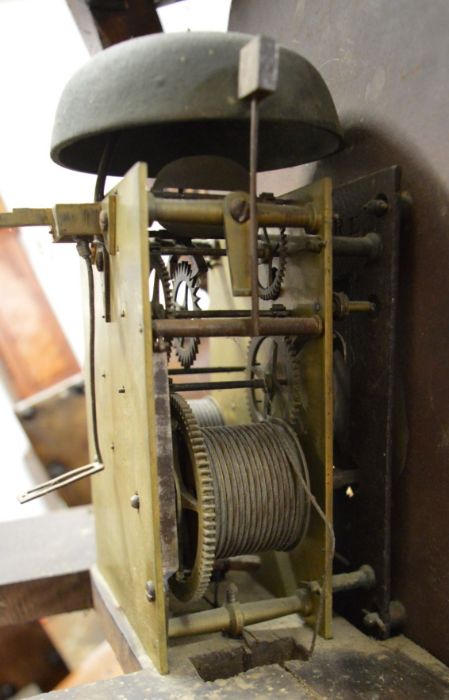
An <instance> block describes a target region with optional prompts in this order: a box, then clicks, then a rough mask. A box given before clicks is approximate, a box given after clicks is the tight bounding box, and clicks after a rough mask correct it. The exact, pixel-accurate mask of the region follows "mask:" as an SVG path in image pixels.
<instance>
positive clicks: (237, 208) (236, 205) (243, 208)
mask: <svg viewBox="0 0 449 700" xmlns="http://www.w3.org/2000/svg"><path fill="white" fill-rule="evenodd" d="M229 211H230V212H231V216H232V218H233V219H234V221H237V222H238V223H239V224H244V223H245V221H248V219H249V204H248V202H246V201H245V200H244V199H234V201H233V202H231V205H230V207H229Z"/></svg>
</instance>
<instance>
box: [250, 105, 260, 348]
mask: <svg viewBox="0 0 449 700" xmlns="http://www.w3.org/2000/svg"><path fill="white" fill-rule="evenodd" d="M258 133H259V109H258V101H257V97H255V96H254V97H253V98H252V100H251V121H250V137H249V232H250V251H251V265H250V269H251V335H253V336H258V335H260V318H259V267H258V264H259V261H258V255H257V233H258V231H259V223H258V218H257V140H258Z"/></svg>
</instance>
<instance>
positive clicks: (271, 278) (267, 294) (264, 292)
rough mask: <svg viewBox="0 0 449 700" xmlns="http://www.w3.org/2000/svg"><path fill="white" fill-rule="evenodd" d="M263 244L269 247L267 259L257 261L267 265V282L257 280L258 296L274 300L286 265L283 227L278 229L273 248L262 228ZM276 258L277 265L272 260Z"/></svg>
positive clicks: (285, 244)
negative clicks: (276, 241)
mask: <svg viewBox="0 0 449 700" xmlns="http://www.w3.org/2000/svg"><path fill="white" fill-rule="evenodd" d="M263 233H264V238H265V244H266V245H267V246H268V248H269V251H270V252H269V260H268V262H265V263H264V262H263V263H259V265H260V264H261V265H265V266H266V267H268V284H267V286H264V285H262V284H261V283H260V280H259V297H260V298H261V299H264V300H265V301H269V300H273V301H274V300H275V299H277V298H278V297H279V295H280V293H281V290H282V282H283V281H284V277H285V270H286V267H287V235H286V233H285V228H283V229H281V230H280V233H279V240H278V243H277V246H276V247H275V248H274V247H273V244H272V243H271V241H270V239H269V238H268V233H267V230H266V229H265V228H264V229H263ZM275 258H277V259H278V266H277V267H274V266H273V260H274V259H275Z"/></svg>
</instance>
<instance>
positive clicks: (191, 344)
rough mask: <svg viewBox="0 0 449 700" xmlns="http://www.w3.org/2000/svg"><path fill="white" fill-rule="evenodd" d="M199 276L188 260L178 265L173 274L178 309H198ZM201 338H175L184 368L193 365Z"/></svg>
mask: <svg viewBox="0 0 449 700" xmlns="http://www.w3.org/2000/svg"><path fill="white" fill-rule="evenodd" d="M198 291H199V284H198V277H197V275H195V274H194V273H193V271H192V267H191V265H190V264H189V263H188V262H185V261H184V262H181V263H179V265H177V266H176V269H175V272H174V274H173V302H174V307H175V310H176V311H182V312H189V311H196V310H198V309H199V308H200V307H199V304H198ZM199 344H200V341H199V338H182V337H180V338H175V339H174V340H173V346H174V348H175V352H176V355H177V356H178V360H179V362H180V363H181V365H182V366H183V367H184V369H189V367H191V366H192V365H193V363H194V362H195V359H196V355H197V353H198V347H199Z"/></svg>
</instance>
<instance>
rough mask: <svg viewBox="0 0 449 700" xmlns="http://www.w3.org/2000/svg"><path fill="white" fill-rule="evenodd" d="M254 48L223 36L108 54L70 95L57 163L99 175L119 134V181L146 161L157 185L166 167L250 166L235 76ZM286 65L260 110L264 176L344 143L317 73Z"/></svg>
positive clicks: (159, 40) (57, 132) (157, 40)
mask: <svg viewBox="0 0 449 700" xmlns="http://www.w3.org/2000/svg"><path fill="white" fill-rule="evenodd" d="M249 39H251V37H250V36H249V35H244V34H232V33H227V34H223V33H218V32H217V33H213V32H188V33H187V32H186V33H179V34H157V35H154V36H148V37H141V38H138V39H132V40H130V41H127V42H122V43H121V44H118V45H117V46H113V47H112V48H109V49H106V50H105V51H102V52H101V53H100V54H98V55H97V56H95V57H94V58H92V59H91V61H90V62H89V63H87V64H86V65H85V66H83V67H82V68H81V69H80V70H79V71H78V72H77V73H76V74H75V75H74V76H73V78H72V79H71V80H70V81H69V82H68V84H67V86H66V88H65V90H64V92H63V94H62V97H61V99H60V102H59V106H58V109H57V113H56V118H55V123H54V127H53V135H52V147H51V155H52V158H53V160H55V161H56V162H57V163H59V164H60V165H63V166H65V167H69V168H72V169H75V170H81V171H83V172H97V169H98V162H99V158H100V154H101V151H102V149H103V146H104V143H105V140H106V139H107V137H108V135H109V134H111V133H119V138H118V142H117V146H116V148H115V149H114V157H113V159H112V163H111V168H110V171H109V172H110V174H111V175H123V174H124V173H125V172H126V171H127V170H128V169H129V168H130V167H131V166H132V165H133V164H134V163H135V162H137V161H143V162H146V163H148V165H149V169H150V173H149V174H150V176H155V175H156V174H157V172H158V171H159V170H160V169H161V168H162V167H163V166H164V165H165V164H167V163H169V162H171V161H173V160H176V159H178V158H181V157H185V156H192V155H217V156H224V157H228V158H231V159H233V160H236V161H237V162H239V163H241V164H242V165H243V166H246V165H247V154H248V152H249V145H248V142H249V139H248V136H249V134H248V116H249V107H248V105H247V104H246V103H244V102H242V101H239V100H238V99H237V97H238V96H237V80H236V77H237V68H238V61H239V52H240V49H241V48H242V47H243V46H244V45H245V44H246V43H247V42H248V40H249ZM279 60H280V65H279V81H278V87H277V90H276V93H275V94H274V95H272V96H271V97H270V98H269V99H267V100H266V101H265V102H264V103H263V105H262V106H261V108H260V123H261V125H260V131H261V134H260V136H261V148H260V153H259V164H260V168H261V170H267V169H268V170H272V169H275V168H279V167H287V166H290V165H296V164H299V163H301V162H303V163H304V162H309V161H314V160H318V159H319V158H322V157H324V156H325V155H328V154H330V153H333V152H335V151H336V150H337V149H338V148H339V147H340V146H341V143H342V132H341V129H340V125H339V122H338V117H337V114H336V111H335V107H334V104H333V102H332V98H331V96H330V94H329V91H328V90H327V88H326V85H325V83H324V81H323V79H322V78H321V76H320V74H319V73H318V71H317V70H315V68H313V67H312V66H311V65H310V64H309V63H308V62H307V61H306V60H305V59H304V58H302V57H301V56H299V55H298V54H297V53H296V52H294V51H290V50H288V49H285V48H281V49H280V56H279ZM218 76H219V77H218ZM99 85H101V90H99ZM125 93H126V96H127V99H123V94H125ZM174 134H176V138H174V137H173V135H174Z"/></svg>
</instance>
